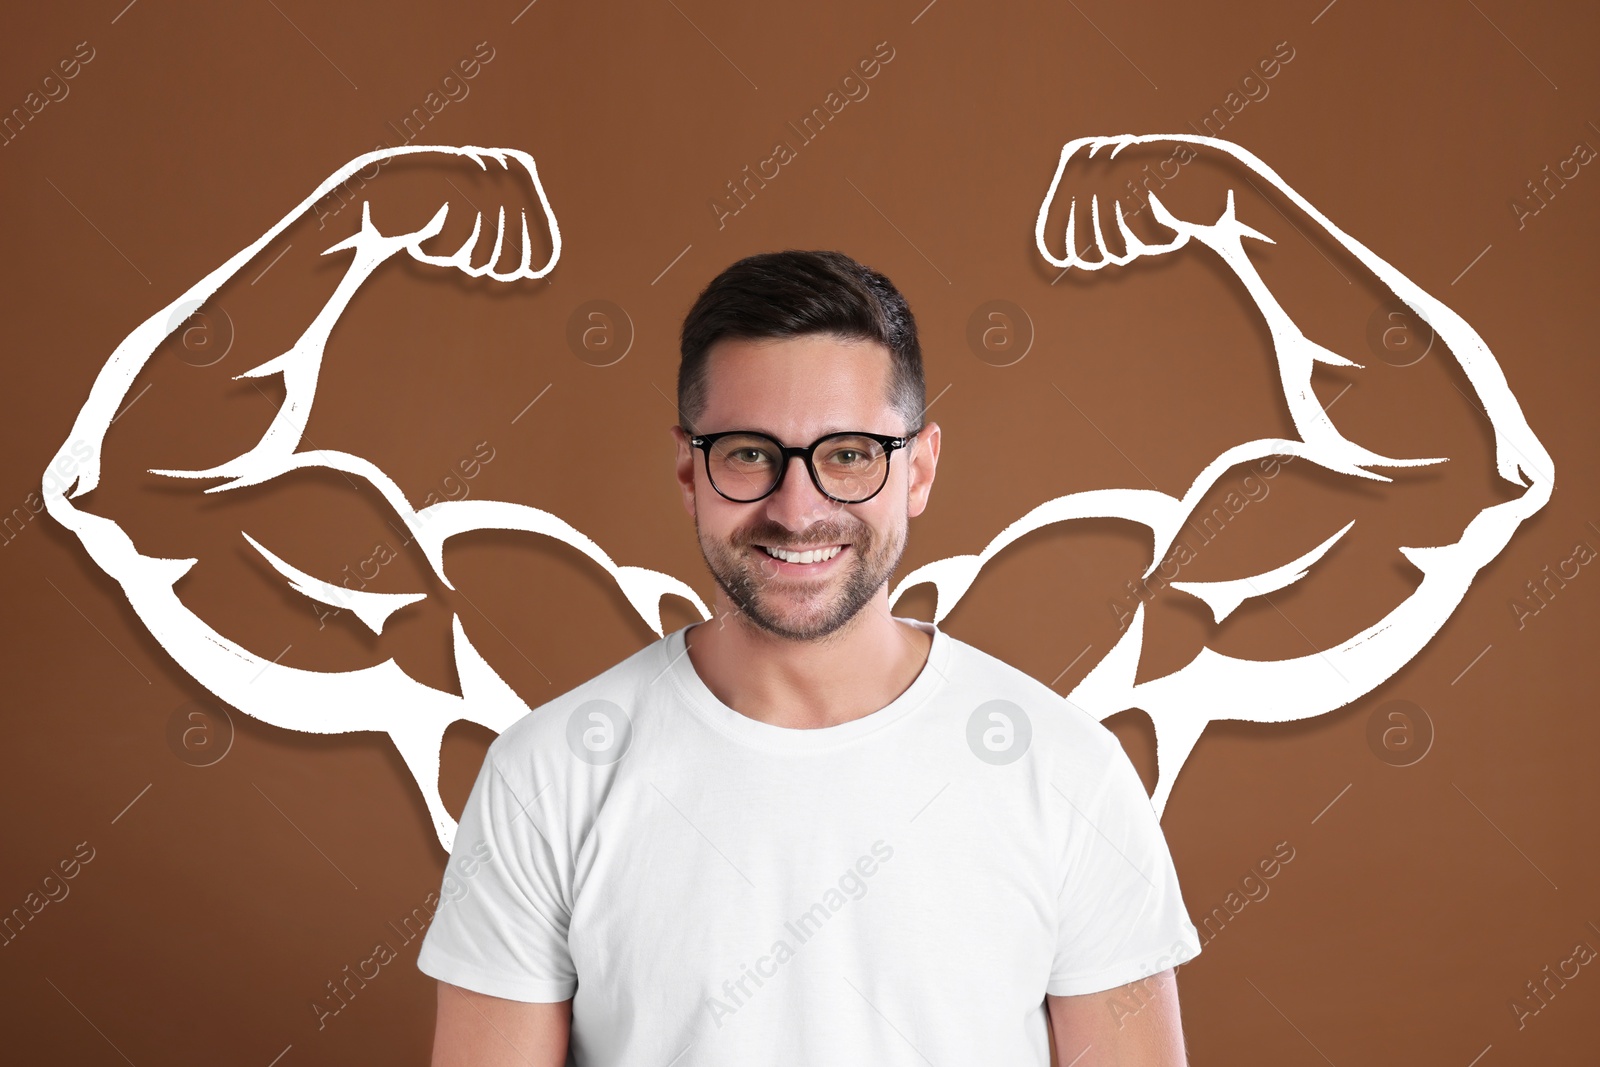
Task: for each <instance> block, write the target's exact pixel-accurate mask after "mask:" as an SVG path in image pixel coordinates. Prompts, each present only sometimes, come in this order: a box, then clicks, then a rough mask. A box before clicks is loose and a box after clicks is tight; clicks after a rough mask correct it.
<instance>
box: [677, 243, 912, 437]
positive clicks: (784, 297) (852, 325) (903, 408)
mask: <svg viewBox="0 0 1600 1067" xmlns="http://www.w3.org/2000/svg"><path fill="white" fill-rule="evenodd" d="M807 334H833V335H835V336H837V337H840V338H846V339H851V340H866V341H876V342H878V343H879V344H881V345H883V346H884V347H885V348H887V349H888V350H889V354H890V356H891V368H890V370H891V373H890V376H889V389H888V396H887V397H886V398H885V399H886V400H887V401H888V402H889V404H890V405H891V406H892V407H893V408H894V409H895V410H896V411H897V412H898V413H899V414H900V415H901V416H902V417H903V418H904V419H905V421H906V425H905V431H906V432H908V433H909V432H911V431H914V430H917V429H919V428H920V427H921V426H922V413H923V409H924V408H926V407H927V387H926V385H925V384H924V381H923V374H922V347H921V345H920V344H918V342H917V321H916V319H914V318H912V316H911V309H910V308H909V307H908V306H907V305H906V298H905V297H904V296H902V295H900V290H898V289H896V288H895V287H894V283H893V282H891V281H890V280H889V279H888V278H886V277H884V276H883V275H882V274H879V273H878V272H877V271H875V270H873V269H872V268H871V267H868V266H865V265H864V264H861V263H858V262H856V261H855V260H854V259H851V258H850V257H849V256H847V255H845V254H844V253H843V252H821V251H818V252H808V251H800V250H797V249H789V250H787V251H784V252H763V253H761V254H760V255H755V256H748V257H746V258H744V259H741V260H739V262H737V263H735V264H733V266H731V267H729V268H728V269H726V270H724V271H723V272H722V273H721V274H719V275H717V276H716V277H715V278H713V279H712V280H711V284H709V285H707V286H706V287H705V289H704V290H703V291H702V292H701V293H700V296H699V297H698V298H697V299H696V300H695V302H694V306H693V307H692V308H690V309H689V314H688V315H687V316H685V317H684V320H683V332H682V334H681V336H680V340H679V351H680V353H681V355H682V359H681V361H680V362H679V364H678V421H679V422H680V423H681V424H682V425H683V427H684V429H685V430H687V431H689V432H690V433H696V432H698V430H699V427H697V426H696V425H695V420H697V419H699V417H700V416H701V414H703V413H704V411H705V405H706V391H707V383H706V355H707V353H708V352H710V350H711V346H712V345H714V344H715V343H716V342H718V341H720V340H722V339H723V338H725V337H734V338H740V339H743V340H762V339H766V338H782V337H801V336H805V335H807Z"/></svg>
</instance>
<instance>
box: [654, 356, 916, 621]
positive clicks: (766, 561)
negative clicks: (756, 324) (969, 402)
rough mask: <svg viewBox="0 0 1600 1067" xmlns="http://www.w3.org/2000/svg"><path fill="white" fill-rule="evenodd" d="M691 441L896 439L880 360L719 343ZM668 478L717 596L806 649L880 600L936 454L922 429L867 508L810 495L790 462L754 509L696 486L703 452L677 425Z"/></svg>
mask: <svg viewBox="0 0 1600 1067" xmlns="http://www.w3.org/2000/svg"><path fill="white" fill-rule="evenodd" d="M706 371H707V376H706V380H707V383H708V390H707V393H708V396H707V402H706V406H705V410H704V411H703V412H702V413H701V415H700V419H699V425H697V426H694V427H692V429H694V430H695V431H697V432H701V433H716V432H718V431H722V430H759V431H762V432H764V433H767V434H770V435H771V436H773V437H775V438H777V439H778V440H779V441H781V442H782V443H783V444H785V445H787V446H791V447H794V446H799V447H803V446H805V445H809V444H810V443H811V442H813V441H815V440H816V439H817V438H819V437H821V436H823V435H824V434H828V433H836V432H839V431H843V430H865V431H868V432H872V433H881V434H891V435H894V436H896V437H899V436H904V435H905V434H906V433H907V431H909V430H911V429H914V427H913V426H908V425H906V424H905V420H904V418H903V416H901V415H899V414H897V413H896V412H895V410H894V409H893V408H892V407H890V406H889V404H888V403H887V400H886V392H887V388H888V383H889V376H890V354H889V351H888V350H887V349H886V348H884V347H883V346H882V345H880V344H877V343H876V342H871V341H857V340H851V341H842V340H840V339H838V338H836V337H832V336H828V335H811V336H805V337H797V338H789V339H782V340H761V341H746V340H737V339H731V338H730V339H724V340H722V341H719V342H718V343H717V344H715V345H714V346H712V348H711V351H710V353H709V354H708V356H707V366H706ZM673 433H674V437H676V438H677V439H678V479H679V483H680V486H681V487H682V488H683V491H684V503H685V506H686V507H687V508H688V510H689V512H690V513H691V514H692V515H693V516H694V519H695V530H696V532H697V533H698V535H699V538H700V549H701V552H702V553H703V554H704V555H705V558H706V564H707V566H709V567H710V569H711V573H712V575H713V576H714V577H715V578H716V580H717V584H718V585H719V586H720V587H721V589H722V591H723V593H724V594H725V595H726V596H727V598H728V600H729V601H731V607H732V609H736V610H737V611H738V612H739V613H740V614H742V615H743V616H744V617H745V618H747V619H748V620H749V621H750V622H751V623H753V624H754V625H756V626H757V627H759V628H760V629H762V630H764V631H766V632H767V633H770V634H773V635H775V636H778V637H784V638H789V639H792V640H813V639H817V638H821V637H825V636H827V635H829V634H832V633H834V632H835V631H837V630H839V629H840V628H842V627H843V626H845V625H846V624H847V623H849V622H850V620H851V619H853V618H855V617H856V615H857V614H858V613H859V612H860V611H861V609H862V608H863V607H865V606H866V605H868V604H869V603H871V602H872V601H874V599H880V600H882V601H883V602H884V610H885V613H887V594H886V592H884V589H885V585H886V583H887V582H888V580H889V577H890V575H891V574H892V573H893V572H894V570H895V568H896V567H897V566H898V564H899V562H900V556H901V554H902V553H903V552H904V550H905V545H906V534H907V528H908V525H909V522H908V520H909V519H910V518H911V517H912V516H915V515H918V514H921V512H922V510H923V508H924V507H925V506H926V502H927V495H928V489H929V487H930V485H931V483H932V479H933V464H934V461H935V459H936V458H937V451H938V427H937V426H936V425H934V424H929V425H928V426H927V427H926V428H925V429H924V430H923V432H922V434H921V435H920V436H919V439H918V440H917V441H916V442H914V443H913V444H912V446H911V448H910V449H909V450H896V451H895V452H893V453H891V455H890V457H889V480H888V482H887V484H885V485H884V487H883V489H882V490H881V491H879V492H878V494H877V495H876V496H874V497H873V498H872V499H870V500H867V501H864V502H862V503H859V504H841V503H839V502H837V501H834V500H830V499H829V498H828V497H826V496H824V495H823V494H822V493H820V492H819V491H818V490H817V487H816V485H814V484H813V483H812V481H811V478H810V475H808V474H807V473H806V470H805V466H804V464H803V462H802V461H800V460H799V459H792V460H789V461H788V466H787V469H786V471H785V474H784V478H783V482H782V484H781V485H779V487H778V488H777V489H776V490H775V491H774V492H773V493H772V494H771V495H769V496H767V497H765V498H763V499H761V500H757V501H754V502H752V503H743V504H741V503H736V502H734V501H731V500H727V499H725V498H724V497H722V496H721V495H720V494H718V493H717V491H716V490H715V489H714V488H712V486H711V483H710V481H709V480H708V479H707V477H706V469H705V454H704V452H703V451H702V450H700V449H693V448H690V447H689V444H688V437H687V436H686V435H685V434H683V432H682V431H681V430H679V429H678V428H677V427H674V428H673ZM771 548H778V549H787V550H793V551H806V550H814V549H824V550H830V551H831V550H833V549H835V548H837V549H838V551H837V552H836V554H834V555H833V556H832V558H830V559H823V560H819V561H816V562H812V563H790V562H786V561H783V560H780V559H778V558H775V557H774V556H773V555H772V554H771V553H770V552H769V551H768V549H771Z"/></svg>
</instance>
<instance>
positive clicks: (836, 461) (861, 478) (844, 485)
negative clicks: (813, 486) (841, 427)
mask: <svg viewBox="0 0 1600 1067" xmlns="http://www.w3.org/2000/svg"><path fill="white" fill-rule="evenodd" d="M811 462H812V464H813V465H814V466H815V467H816V469H817V480H818V481H820V482H821V483H822V488H823V489H824V490H826V491H827V493H828V495H829V496H832V497H836V498H838V499H839V500H844V501H860V500H865V499H867V498H868V497H870V496H872V495H873V494H874V493H876V492H877V491H878V490H879V489H882V488H883V483H884V482H885V481H887V480H888V477H889V454H888V453H887V452H885V451H884V448H883V446H882V445H881V444H879V443H878V442H877V441H874V440H873V439H872V438H870V437H862V436H860V435H859V434H836V435H834V436H832V437H826V438H824V439H823V440H822V441H821V442H820V443H818V445H817V450H816V452H815V453H814V454H813V455H812V457H811Z"/></svg>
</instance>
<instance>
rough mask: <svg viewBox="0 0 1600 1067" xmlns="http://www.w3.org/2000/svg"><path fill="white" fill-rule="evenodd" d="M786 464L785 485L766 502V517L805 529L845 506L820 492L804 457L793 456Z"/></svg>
mask: <svg viewBox="0 0 1600 1067" xmlns="http://www.w3.org/2000/svg"><path fill="white" fill-rule="evenodd" d="M787 463H788V466H787V467H786V468H785V474H784V476H783V484H782V485H780V486H778V488H777V489H775V490H773V491H772V495H770V496H768V497H767V499H766V500H765V501H763V503H765V504H766V505H767V518H769V519H771V520H772V521H773V522H776V523H779V524H780V525H782V526H784V527H786V528H787V529H790V530H804V529H805V528H807V527H808V526H812V525H814V524H815V523H817V522H818V521H820V520H823V519H827V518H829V517H831V516H832V515H834V514H836V513H837V512H838V510H839V508H841V507H842V506H843V505H841V504H840V503H839V502H838V501H836V500H830V499H828V498H827V497H826V496H824V495H823V494H822V493H820V492H818V491H817V487H816V485H815V484H813V482H812V481H811V473H810V472H809V471H807V470H806V461H805V459H804V458H802V457H800V456H790V457H789V458H788V460H787Z"/></svg>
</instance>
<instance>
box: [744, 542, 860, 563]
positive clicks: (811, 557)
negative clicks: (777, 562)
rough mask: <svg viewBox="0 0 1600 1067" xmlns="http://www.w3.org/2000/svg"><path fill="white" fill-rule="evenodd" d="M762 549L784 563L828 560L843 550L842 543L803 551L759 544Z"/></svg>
mask: <svg viewBox="0 0 1600 1067" xmlns="http://www.w3.org/2000/svg"><path fill="white" fill-rule="evenodd" d="M761 548H762V550H763V551H765V552H766V553H767V554H768V555H770V556H776V557H777V558H778V559H781V560H783V561H784V562H786V563H816V562H818V561H820V560H829V559H832V558H833V557H834V556H837V555H838V554H839V553H840V552H842V551H844V546H843V545H834V546H833V547H832V548H813V549H807V550H806V551H804V552H789V551H787V550H785V549H782V548H768V547H767V546H766V545H762V546H761Z"/></svg>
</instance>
